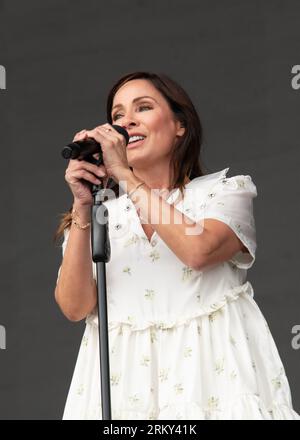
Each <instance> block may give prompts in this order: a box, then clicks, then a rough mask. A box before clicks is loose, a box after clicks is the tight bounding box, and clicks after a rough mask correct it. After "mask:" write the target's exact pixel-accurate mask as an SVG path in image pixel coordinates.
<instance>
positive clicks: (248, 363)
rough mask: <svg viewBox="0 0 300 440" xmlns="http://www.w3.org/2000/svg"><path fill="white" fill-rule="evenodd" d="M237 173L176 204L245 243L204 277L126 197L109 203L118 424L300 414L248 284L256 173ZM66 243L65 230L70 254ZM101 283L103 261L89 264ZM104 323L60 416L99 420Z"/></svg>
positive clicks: (209, 178) (196, 182)
mask: <svg viewBox="0 0 300 440" xmlns="http://www.w3.org/2000/svg"><path fill="white" fill-rule="evenodd" d="M228 170H229V168H226V169H224V170H222V171H220V172H216V173H213V174H209V175H206V176H201V177H198V178H196V179H193V180H192V181H191V182H189V183H188V184H187V185H186V187H185V189H186V191H185V195H184V199H183V200H180V199H179V202H177V204H176V200H178V199H176V197H177V196H179V190H174V191H173V192H172V193H171V194H170V196H169V197H168V199H167V201H168V203H174V204H176V208H177V209H179V210H180V211H182V212H183V213H184V214H185V215H186V216H188V217H190V218H191V219H192V220H194V221H197V222H198V221H199V222H200V223H201V219H203V218H215V219H218V220H220V221H223V222H225V223H226V224H227V225H229V226H230V227H231V228H232V229H233V231H234V232H235V233H236V234H237V236H238V237H239V238H240V239H241V240H242V242H243V243H244V244H245V245H246V246H247V247H248V249H249V252H250V255H249V254H243V255H242V254H241V253H237V254H236V255H235V256H234V257H233V258H232V259H231V260H230V261H226V262H224V263H221V264H216V265H214V266H213V267H210V268H209V269H204V270H203V271H196V270H193V269H192V268H190V267H187V266H185V265H184V264H183V262H182V261H181V260H179V259H178V258H177V257H176V255H175V254H174V253H173V252H172V251H171V249H170V248H169V247H168V246H167V245H166V244H165V243H164V242H163V240H162V239H161V238H160V237H159V236H158V234H157V233H156V232H154V234H153V236H152V237H151V240H150V242H149V240H148V239H147V237H146V235H145V233H144V231H143V228H142V226H141V224H140V220H139V217H138V215H137V213H136V210H135V207H134V204H133V203H132V201H131V200H130V199H129V198H128V197H127V195H126V194H124V195H122V196H121V197H119V198H118V199H112V200H107V201H106V202H104V203H105V205H106V207H107V208H108V211H109V231H110V243H111V260H110V261H109V262H108V263H107V264H106V275H107V296H108V321H109V348H110V373H111V375H110V381H111V382H110V385H111V400H112V418H113V419H131V420H135V419H144V420H148V419H161V420H162V419H164V420H167V419H185V420H192V419H300V416H299V415H298V414H297V413H296V412H295V411H294V410H293V408H292V401H291V394H290V388H289V384H288V380H287V377H286V375H285V370H284V367H283V365H282V362H281V359H280V356H279V354H278V351H277V348H276V346H275V343H274V340H273V338H272V335H271V333H270V331H269V328H268V325H267V323H266V321H265V319H264V317H263V315H262V313H261V311H260V309H259V307H258V306H257V304H256V302H255V300H254V299H253V289H252V285H251V283H250V282H249V281H246V275H247V269H248V268H250V267H251V266H252V265H253V263H254V260H255V251H256V236H255V222H254V217H253V198H254V197H256V195H257V191H256V186H255V184H254V183H253V182H252V179H251V177H250V176H244V175H239V176H234V177H230V178H226V174H227V172H228ZM67 240H68V231H66V233H65V240H64V244H63V252H64V250H65V248H66V243H67ZM93 270H94V277H95V279H96V265H95V263H93ZM101 417H102V414H101V395H100V382H99V352H98V317H97V312H96V309H95V310H94V311H93V312H92V313H91V314H90V315H88V316H87V318H86V328H85V332H84V335H83V338H82V342H81V346H80V349H79V354H78V358H77V362H76V366H75V370H74V374H73V378H72V382H71V386H70V389H69V393H68V397H67V401H66V406H65V410H64V414H63V419H64V420H67V419H101Z"/></svg>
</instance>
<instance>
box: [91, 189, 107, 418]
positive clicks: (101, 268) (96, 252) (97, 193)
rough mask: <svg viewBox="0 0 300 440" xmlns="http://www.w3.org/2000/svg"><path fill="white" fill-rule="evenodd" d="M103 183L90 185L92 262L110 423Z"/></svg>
mask: <svg viewBox="0 0 300 440" xmlns="http://www.w3.org/2000/svg"><path fill="white" fill-rule="evenodd" d="M101 185H102V184H99V185H95V184H93V186H92V195H93V199H94V201H93V205H92V212H91V245H92V259H93V261H94V262H95V263H96V267H97V291H98V331H99V354H100V382H101V403H102V420H111V419H112V418H111V393H110V367H109V333H108V319H107V292H106V266H105V263H107V262H108V261H109V260H110V242H109V234H108V210H107V208H106V206H105V205H103V203H102V201H103V199H104V191H105V189H104V190H103V188H101Z"/></svg>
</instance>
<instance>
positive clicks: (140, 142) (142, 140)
mask: <svg viewBox="0 0 300 440" xmlns="http://www.w3.org/2000/svg"><path fill="white" fill-rule="evenodd" d="M145 139H146V138H144V139H138V140H136V141H134V142H130V144H127V148H135V147H139V146H140V145H141V144H142V143H143V142H144V141H145Z"/></svg>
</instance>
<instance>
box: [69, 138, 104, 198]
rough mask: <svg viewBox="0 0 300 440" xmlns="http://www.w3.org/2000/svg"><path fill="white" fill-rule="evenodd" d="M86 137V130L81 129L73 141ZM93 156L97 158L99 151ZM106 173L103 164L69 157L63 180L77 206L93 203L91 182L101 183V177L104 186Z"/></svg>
mask: <svg viewBox="0 0 300 440" xmlns="http://www.w3.org/2000/svg"><path fill="white" fill-rule="evenodd" d="M86 137H88V131H87V130H81V131H80V132H79V133H76V135H75V137H74V139H73V142H75V141H81V140H83V139H85V138H86ZM93 156H94V157H95V158H96V159H98V158H99V153H96V154H94V155H93ZM106 175H107V173H106V170H105V167H104V165H99V166H98V165H94V164H92V163H90V162H86V161H85V160H77V159H70V161H69V164H68V167H67V169H66V173H65V180H66V181H67V183H68V185H69V187H70V189H71V191H72V193H73V196H74V202H75V203H76V205H77V206H79V205H92V204H93V196H92V192H91V188H92V185H91V184H96V185H99V184H100V183H101V180H100V179H101V178H102V179H103V180H104V186H106V184H107V180H108V177H107V178H105V176H106ZM83 179H84V180H83ZM89 182H90V183H89Z"/></svg>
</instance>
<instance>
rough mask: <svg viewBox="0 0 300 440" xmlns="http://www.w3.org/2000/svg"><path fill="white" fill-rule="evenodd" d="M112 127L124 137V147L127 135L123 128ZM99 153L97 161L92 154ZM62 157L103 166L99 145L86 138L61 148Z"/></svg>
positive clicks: (127, 140)
mask: <svg viewBox="0 0 300 440" xmlns="http://www.w3.org/2000/svg"><path fill="white" fill-rule="evenodd" d="M112 127H113V128H114V129H115V130H116V131H117V132H118V133H120V134H122V135H123V136H124V137H125V140H126V145H127V144H128V142H129V134H128V133H127V130H125V128H123V127H120V125H112ZM95 153H99V159H98V160H96V159H95V158H94V157H93V154H95ZM61 154H62V157H63V158H64V159H78V160H86V161H89V162H93V163H97V164H98V165H100V164H103V156H102V150H101V145H100V143H99V142H97V141H96V140H95V139H93V138H89V137H88V138H86V139H84V140H82V141H76V142H71V143H70V144H68V145H67V146H66V147H64V148H63V150H62V152H61Z"/></svg>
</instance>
